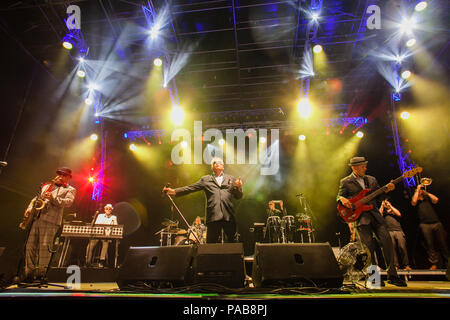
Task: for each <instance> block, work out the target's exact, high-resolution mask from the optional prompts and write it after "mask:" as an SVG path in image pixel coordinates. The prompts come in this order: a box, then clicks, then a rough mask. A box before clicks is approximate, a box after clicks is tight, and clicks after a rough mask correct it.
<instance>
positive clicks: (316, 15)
mask: <svg viewBox="0 0 450 320" xmlns="http://www.w3.org/2000/svg"><path fill="white" fill-rule="evenodd" d="M311 18H312V19H313V21H315V22H317V21H318V20H319V14H318V13H317V12H314V13H311Z"/></svg>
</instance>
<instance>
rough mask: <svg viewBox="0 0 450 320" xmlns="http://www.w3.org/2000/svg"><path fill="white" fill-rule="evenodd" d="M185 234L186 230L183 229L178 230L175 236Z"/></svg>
mask: <svg viewBox="0 0 450 320" xmlns="http://www.w3.org/2000/svg"><path fill="white" fill-rule="evenodd" d="M186 233H187V230H184V229H178V230H177V232H176V234H179V235H183V234H186Z"/></svg>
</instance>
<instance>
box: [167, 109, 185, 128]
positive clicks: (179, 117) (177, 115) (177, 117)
mask: <svg viewBox="0 0 450 320" xmlns="http://www.w3.org/2000/svg"><path fill="white" fill-rule="evenodd" d="M170 118H171V119H172V122H173V124H175V125H176V126H179V125H181V124H182V123H183V120H184V111H183V109H182V108H181V107H173V108H172V111H171V113H170Z"/></svg>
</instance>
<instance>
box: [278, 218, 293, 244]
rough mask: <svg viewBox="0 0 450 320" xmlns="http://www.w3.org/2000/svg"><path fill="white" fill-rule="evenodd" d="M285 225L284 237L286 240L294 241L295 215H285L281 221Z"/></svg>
mask: <svg viewBox="0 0 450 320" xmlns="http://www.w3.org/2000/svg"><path fill="white" fill-rule="evenodd" d="M281 224H282V226H283V232H284V238H285V241H286V242H294V234H295V218H294V216H284V217H283V220H282V222H281Z"/></svg>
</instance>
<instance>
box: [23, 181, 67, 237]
mask: <svg viewBox="0 0 450 320" xmlns="http://www.w3.org/2000/svg"><path fill="white" fill-rule="evenodd" d="M57 179H58V176H56V177H55V178H53V179H52V180H51V181H50V183H51V184H54V183H55V182H56V181H57ZM45 193H46V192H44V194H45ZM49 202H50V200H49V199H43V194H42V192H41V193H40V194H39V196H37V197H35V198H34V199H33V200H32V201H31V206H32V209H31V212H30V213H29V214H28V216H26V217H25V216H24V217H23V220H22V222H20V224H19V229H22V230H26V229H28V228H29V227H30V225H31V223H32V222H33V220H34V219H35V218H37V217H39V215H40V214H41V213H42V212H45V211H46V210H47V207H48V203H49Z"/></svg>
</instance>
